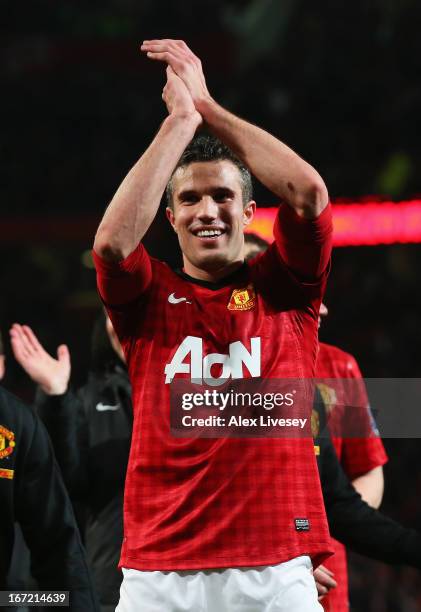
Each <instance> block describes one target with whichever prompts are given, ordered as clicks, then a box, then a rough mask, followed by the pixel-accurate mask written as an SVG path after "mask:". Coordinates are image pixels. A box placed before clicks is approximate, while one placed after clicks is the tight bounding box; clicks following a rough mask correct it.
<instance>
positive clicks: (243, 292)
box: [227, 284, 256, 310]
mask: <svg viewBox="0 0 421 612" xmlns="http://www.w3.org/2000/svg"><path fill="white" fill-rule="evenodd" d="M255 306H256V293H255V291H254V287H253V285H252V284H250V285H247V287H245V288H244V289H234V290H233V292H232V294H231V298H230V301H229V303H228V306H227V308H228V310H251V309H252V308H254V307H255Z"/></svg>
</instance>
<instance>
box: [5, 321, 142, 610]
mask: <svg viewBox="0 0 421 612" xmlns="http://www.w3.org/2000/svg"><path fill="white" fill-rule="evenodd" d="M10 336H11V344H12V350H13V353H14V355H15V357H16V359H17V361H18V362H19V363H20V365H21V366H22V367H23V368H24V370H25V371H26V372H27V374H28V375H29V376H30V377H31V379H32V380H33V381H34V382H35V383H36V384H37V385H38V386H39V387H38V392H37V397H36V406H37V410H38V413H39V415H40V416H41V418H42V420H43V422H44V424H45V425H46V427H47V429H48V431H49V433H50V436H51V439H52V441H53V444H54V448H55V451H56V456H57V460H58V462H59V465H60V467H61V470H62V473H63V477H64V481H65V483H66V486H67V487H68V490H69V493H70V497H71V499H72V502H73V504H74V506H75V508H76V510H77V514H78V517H79V520H80V522H81V523H83V535H84V541H85V545H86V549H87V555H88V563H89V566H90V568H91V570H92V573H93V578H94V583H95V586H96V589H97V593H98V595H99V598H100V603H101V610H102V612H111V611H114V609H115V606H116V605H117V602H118V596H119V588H120V584H121V579H122V576H121V571H120V570H119V569H118V567H117V566H118V560H119V556H120V550H121V542H122V540H123V491H124V480H125V474H126V467H127V461H128V455H129V449H130V436H131V430H132V405H131V395H130V393H131V391H130V383H129V380H128V375H127V370H126V366H125V363H124V357H123V353H122V350H121V346H120V344H119V342H118V340H117V337H116V335H115V332H114V330H113V328H112V325H111V322H110V320H109V319H108V317H106V316H105V314H104V313H103V312H101V314H100V316H99V318H98V320H97V322H96V324H95V327H94V330H93V334H92V361H91V364H92V365H91V370H90V372H89V375H88V380H87V383H86V384H85V385H84V386H83V387H82V388H81V389H79V390H78V391H77V392H74V391H73V390H72V389H71V387H70V384H69V381H70V373H71V364H70V355H69V351H68V348H67V346H65V345H61V346H59V347H58V349H57V358H54V357H52V356H51V355H49V354H48V353H47V351H45V349H44V348H43V346H42V345H41V344H40V342H39V341H38V339H37V337H36V336H35V334H34V333H33V331H32V329H31V328H30V327H29V326H27V325H19V324H17V323H16V324H14V325H13V326H12V328H11V330H10Z"/></svg>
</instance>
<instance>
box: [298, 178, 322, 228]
mask: <svg viewBox="0 0 421 612" xmlns="http://www.w3.org/2000/svg"><path fill="white" fill-rule="evenodd" d="M328 203H329V194H328V191H327V187H326V185H325V183H324V182H323V180H322V178H321V177H318V178H315V179H314V180H312V181H311V183H310V184H309V185H307V186H306V189H305V191H303V192H302V193H301V194H300V196H299V197H298V198H297V204H296V210H297V213H298V214H299V215H300V216H301V217H304V218H306V219H316V218H317V217H318V216H319V215H320V214H321V213H322V212H323V211H324V209H325V208H326V206H327V205H328Z"/></svg>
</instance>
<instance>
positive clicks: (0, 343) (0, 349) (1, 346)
mask: <svg viewBox="0 0 421 612" xmlns="http://www.w3.org/2000/svg"><path fill="white" fill-rule="evenodd" d="M0 355H4V344H3V336H2V335H1V331H0Z"/></svg>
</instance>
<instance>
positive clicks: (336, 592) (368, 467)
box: [245, 232, 387, 612]
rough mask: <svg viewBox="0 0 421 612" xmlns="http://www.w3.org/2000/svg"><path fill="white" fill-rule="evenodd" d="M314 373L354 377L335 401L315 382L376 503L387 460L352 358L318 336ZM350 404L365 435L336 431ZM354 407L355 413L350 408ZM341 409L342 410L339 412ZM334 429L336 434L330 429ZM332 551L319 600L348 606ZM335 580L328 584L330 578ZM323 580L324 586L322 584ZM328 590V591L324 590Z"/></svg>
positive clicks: (330, 611)
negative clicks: (337, 403)
mask: <svg viewBox="0 0 421 612" xmlns="http://www.w3.org/2000/svg"><path fill="white" fill-rule="evenodd" d="M245 244H246V255H245V258H246V260H251V259H252V258H254V257H256V256H257V255H258V254H259V253H262V252H264V251H266V249H267V248H268V246H269V243H268V242H266V240H264V239H263V238H260V236H257V235H256V234H254V233H252V232H249V233H247V234H246V235H245ZM327 314H328V309H327V307H326V305H325V304H323V303H322V304H321V307H320V313H319V327H320V321H321V317H325V316H326V315H327ZM316 377H317V378H318V379H333V378H335V379H350V378H351V379H355V380H356V381H357V382H356V384H355V385H350V386H348V385H346V386H345V385H344V389H346V390H347V392H348V393H349V390H351V391H353V392H354V393H353V394H352V397H348V398H345V400H344V401H343V405H342V406H341V407H340V408H339V407H338V406H335V400H334V398H335V390H334V389H333V388H329V386H328V385H327V384H325V381H321V382H320V384H318V387H319V389H320V391H321V394H322V396H323V399H324V400H325V405H326V407H327V410H328V412H329V414H328V419H327V421H328V423H329V427H332V433H333V437H332V440H333V444H334V447H335V450H336V453H337V455H338V458H339V461H340V463H341V466H342V467H343V469H344V471H345V473H346V474H347V476H348V477H349V478H350V480H351V481H352V484H353V486H354V488H355V489H356V490H357V491H358V493H360V495H361V497H362V498H363V499H364V500H365V501H366V502H367V503H368V504H369V505H370V506H371V507H373V508H378V507H379V506H380V503H381V500H382V496H383V486H384V483H383V468H382V466H383V465H384V463H386V461H387V455H386V452H385V450H384V446H383V444H382V441H381V439H380V437H379V434H378V431H377V429H376V427H375V424H374V421H373V417H372V415H371V410H370V406H369V402H368V397H367V393H366V390H365V386H364V382H363V380H362V375H361V372H360V370H359V367H358V364H357V362H356V360H355V358H354V357H353V356H352V355H350V354H349V353H345V351H342V350H341V349H339V348H337V347H335V346H332V345H329V344H325V343H323V342H319V350H318V355H317V361H316ZM347 409H348V410H350V409H352V410H353V412H354V415H355V414H356V417H357V419H358V420H359V421H360V428H361V429H363V430H365V431H366V432H367V434H366V435H365V437H361V438H360V437H358V438H356V437H350V438H347V437H342V436H341V435H340V434H341V431H342V429H343V427H344V425H343V424H342V427H341V420H342V421H343V422H345V421H346V410H347ZM356 410H358V413H356V412H355V411H356ZM344 411H345V412H344ZM335 432H337V433H339V435H335ZM333 545H334V550H335V554H334V555H333V557H331V558H330V559H328V560H327V561H325V563H324V564H323V566H322V567H319V568H318V570H316V573H315V575H316V578H319V579H320V582H319V584H318V588H319V593H320V594H325V595H326V596H325V597H324V598H323V601H322V604H323V608H324V609H325V611H326V612H347V611H348V610H349V596H348V571H347V561H346V550H345V547H344V545H343V544H341V543H340V542H338V541H336V540H333ZM333 577H334V581H335V582H336V583H337V586H336V587H334V588H332V586H331V585H332V582H331V580H330V579H331V578H333ZM324 582H325V583H326V590H324V587H323V584H324ZM328 591H329V592H328Z"/></svg>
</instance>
